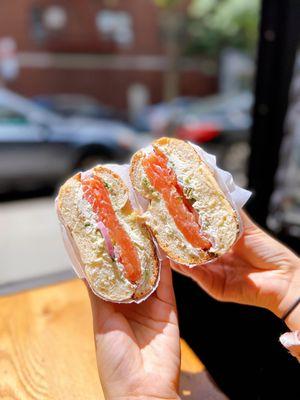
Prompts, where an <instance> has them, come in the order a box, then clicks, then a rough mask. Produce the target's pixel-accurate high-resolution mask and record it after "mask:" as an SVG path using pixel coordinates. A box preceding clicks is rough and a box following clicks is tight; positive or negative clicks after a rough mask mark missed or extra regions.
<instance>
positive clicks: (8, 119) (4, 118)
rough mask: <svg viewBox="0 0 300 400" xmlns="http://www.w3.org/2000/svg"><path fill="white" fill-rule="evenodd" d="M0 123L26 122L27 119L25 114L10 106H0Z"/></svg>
mask: <svg viewBox="0 0 300 400" xmlns="http://www.w3.org/2000/svg"><path fill="white" fill-rule="evenodd" d="M0 123H1V124H4V123H5V124H7V123H11V124H26V123H27V119H26V117H25V116H24V115H22V114H20V113H18V112H15V111H13V110H11V109H9V108H6V107H1V106H0Z"/></svg>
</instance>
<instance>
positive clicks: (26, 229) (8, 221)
mask: <svg viewBox="0 0 300 400" xmlns="http://www.w3.org/2000/svg"><path fill="white" fill-rule="evenodd" d="M0 226H1V234H0V259H1V263H0V294H1V288H2V289H3V287H7V288H9V289H10V290H11V291H14V290H15V288H17V287H19V286H20V284H21V287H23V286H22V282H26V285H25V286H24V288H26V287H30V286H34V282H39V283H43V281H44V280H45V282H46V281H51V282H52V281H55V278H52V280H51V278H50V279H49V277H55V276H57V277H58V279H59V277H63V276H72V272H71V267H70V262H69V261H68V258H67V255H66V253H65V250H64V248H63V243H62V239H61V236H60V230H59V225H58V221H57V218H56V214H55V209H54V200H53V198H51V197H45V198H39V199H30V200H21V201H13V202H7V203H1V204H0ZM31 283H33V284H32V285H31ZM7 291H8V290H6V292H7ZM2 293H3V291H2Z"/></svg>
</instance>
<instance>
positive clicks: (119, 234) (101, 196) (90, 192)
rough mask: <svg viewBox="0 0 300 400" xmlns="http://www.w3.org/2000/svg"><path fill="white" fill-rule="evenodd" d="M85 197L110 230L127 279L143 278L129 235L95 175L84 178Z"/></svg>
mask: <svg viewBox="0 0 300 400" xmlns="http://www.w3.org/2000/svg"><path fill="white" fill-rule="evenodd" d="M81 182H82V189H83V197H84V199H85V200H87V201H88V202H89V203H90V204H91V206H92V209H93V211H94V213H95V214H97V217H98V219H99V221H100V222H102V223H103V225H104V226H105V227H106V229H107V230H108V234H109V236H110V239H111V241H112V244H113V246H114V247H115V249H116V250H117V251H116V252H115V253H116V254H117V260H118V261H119V262H120V263H121V264H122V265H123V266H124V274H125V277H126V278H127V279H128V280H129V281H130V282H132V283H135V282H137V281H138V280H139V279H140V278H141V266H140V261H139V258H138V255H137V251H136V248H135V247H134V245H133V243H132V241H131V239H130V237H129V235H128V233H127V232H126V231H125V229H124V228H123V227H122V225H121V224H120V222H119V220H118V218H117V216H116V213H115V210H114V209H113V206H112V203H111V200H110V197H109V192H108V189H107V188H106V187H105V185H104V183H103V182H102V180H101V179H100V178H99V177H98V176H96V175H94V176H91V177H87V178H83V179H82V180H81Z"/></svg>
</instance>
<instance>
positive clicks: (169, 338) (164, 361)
mask: <svg viewBox="0 0 300 400" xmlns="http://www.w3.org/2000/svg"><path fill="white" fill-rule="evenodd" d="M89 293H90V300H91V305H92V311H93V321H94V333H95V344H96V356H97V364H98V371H99V376H100V380H101V383H102V388H103V390H104V393H105V398H106V399H110V400H111V399H114V400H117V399H122V400H125V399H148V398H149V399H150V398H151V399H155V398H160V399H161V398H164V399H177V398H179V396H178V382H179V370H180V342H179V328H178V321H177V312H176V304H175V296H174V292H173V286H172V274H171V269H170V266H169V263H168V262H165V263H164V266H163V268H162V271H161V279H160V284H159V287H158V288H157V290H156V292H155V293H154V294H153V295H152V296H151V297H150V298H149V299H147V300H146V301H145V302H143V303H141V304H134V303H133V304H114V303H109V302H106V301H104V300H101V299H100V298H98V297H97V296H95V295H94V294H93V293H92V292H91V290H89Z"/></svg>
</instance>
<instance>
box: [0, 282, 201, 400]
mask: <svg viewBox="0 0 300 400" xmlns="http://www.w3.org/2000/svg"><path fill="white" fill-rule="evenodd" d="M181 346H182V371H185V372H186V373H190V374H198V373H201V372H202V371H203V370H204V367H203V365H202V364H201V362H200V361H199V359H198V358H197V357H196V355H195V354H194V353H193V352H192V350H191V349H190V348H189V347H188V345H187V344H186V343H185V342H184V341H181ZM0 398H1V400H8V399H9V400H24V399H25V400H27V399H30V400H31V399H36V400H47V399H51V400H58V399H59V400H72V399H74V400H75V399H76V400H94V399H95V400H98V399H100V400H101V399H104V396H103V392H102V389H101V386H100V383H99V378H98V373H97V367H96V360H95V352H94V341H93V333H92V319H91V312H90V307H89V300H88V296H87V291H86V289H85V287H84V284H83V283H82V282H81V281H79V280H72V281H69V282H65V283H62V284H58V285H54V286H49V287H45V288H41V289H36V290H31V291H28V292H23V293H19V294H16V295H13V296H7V297H3V298H1V299H0Z"/></svg>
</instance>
